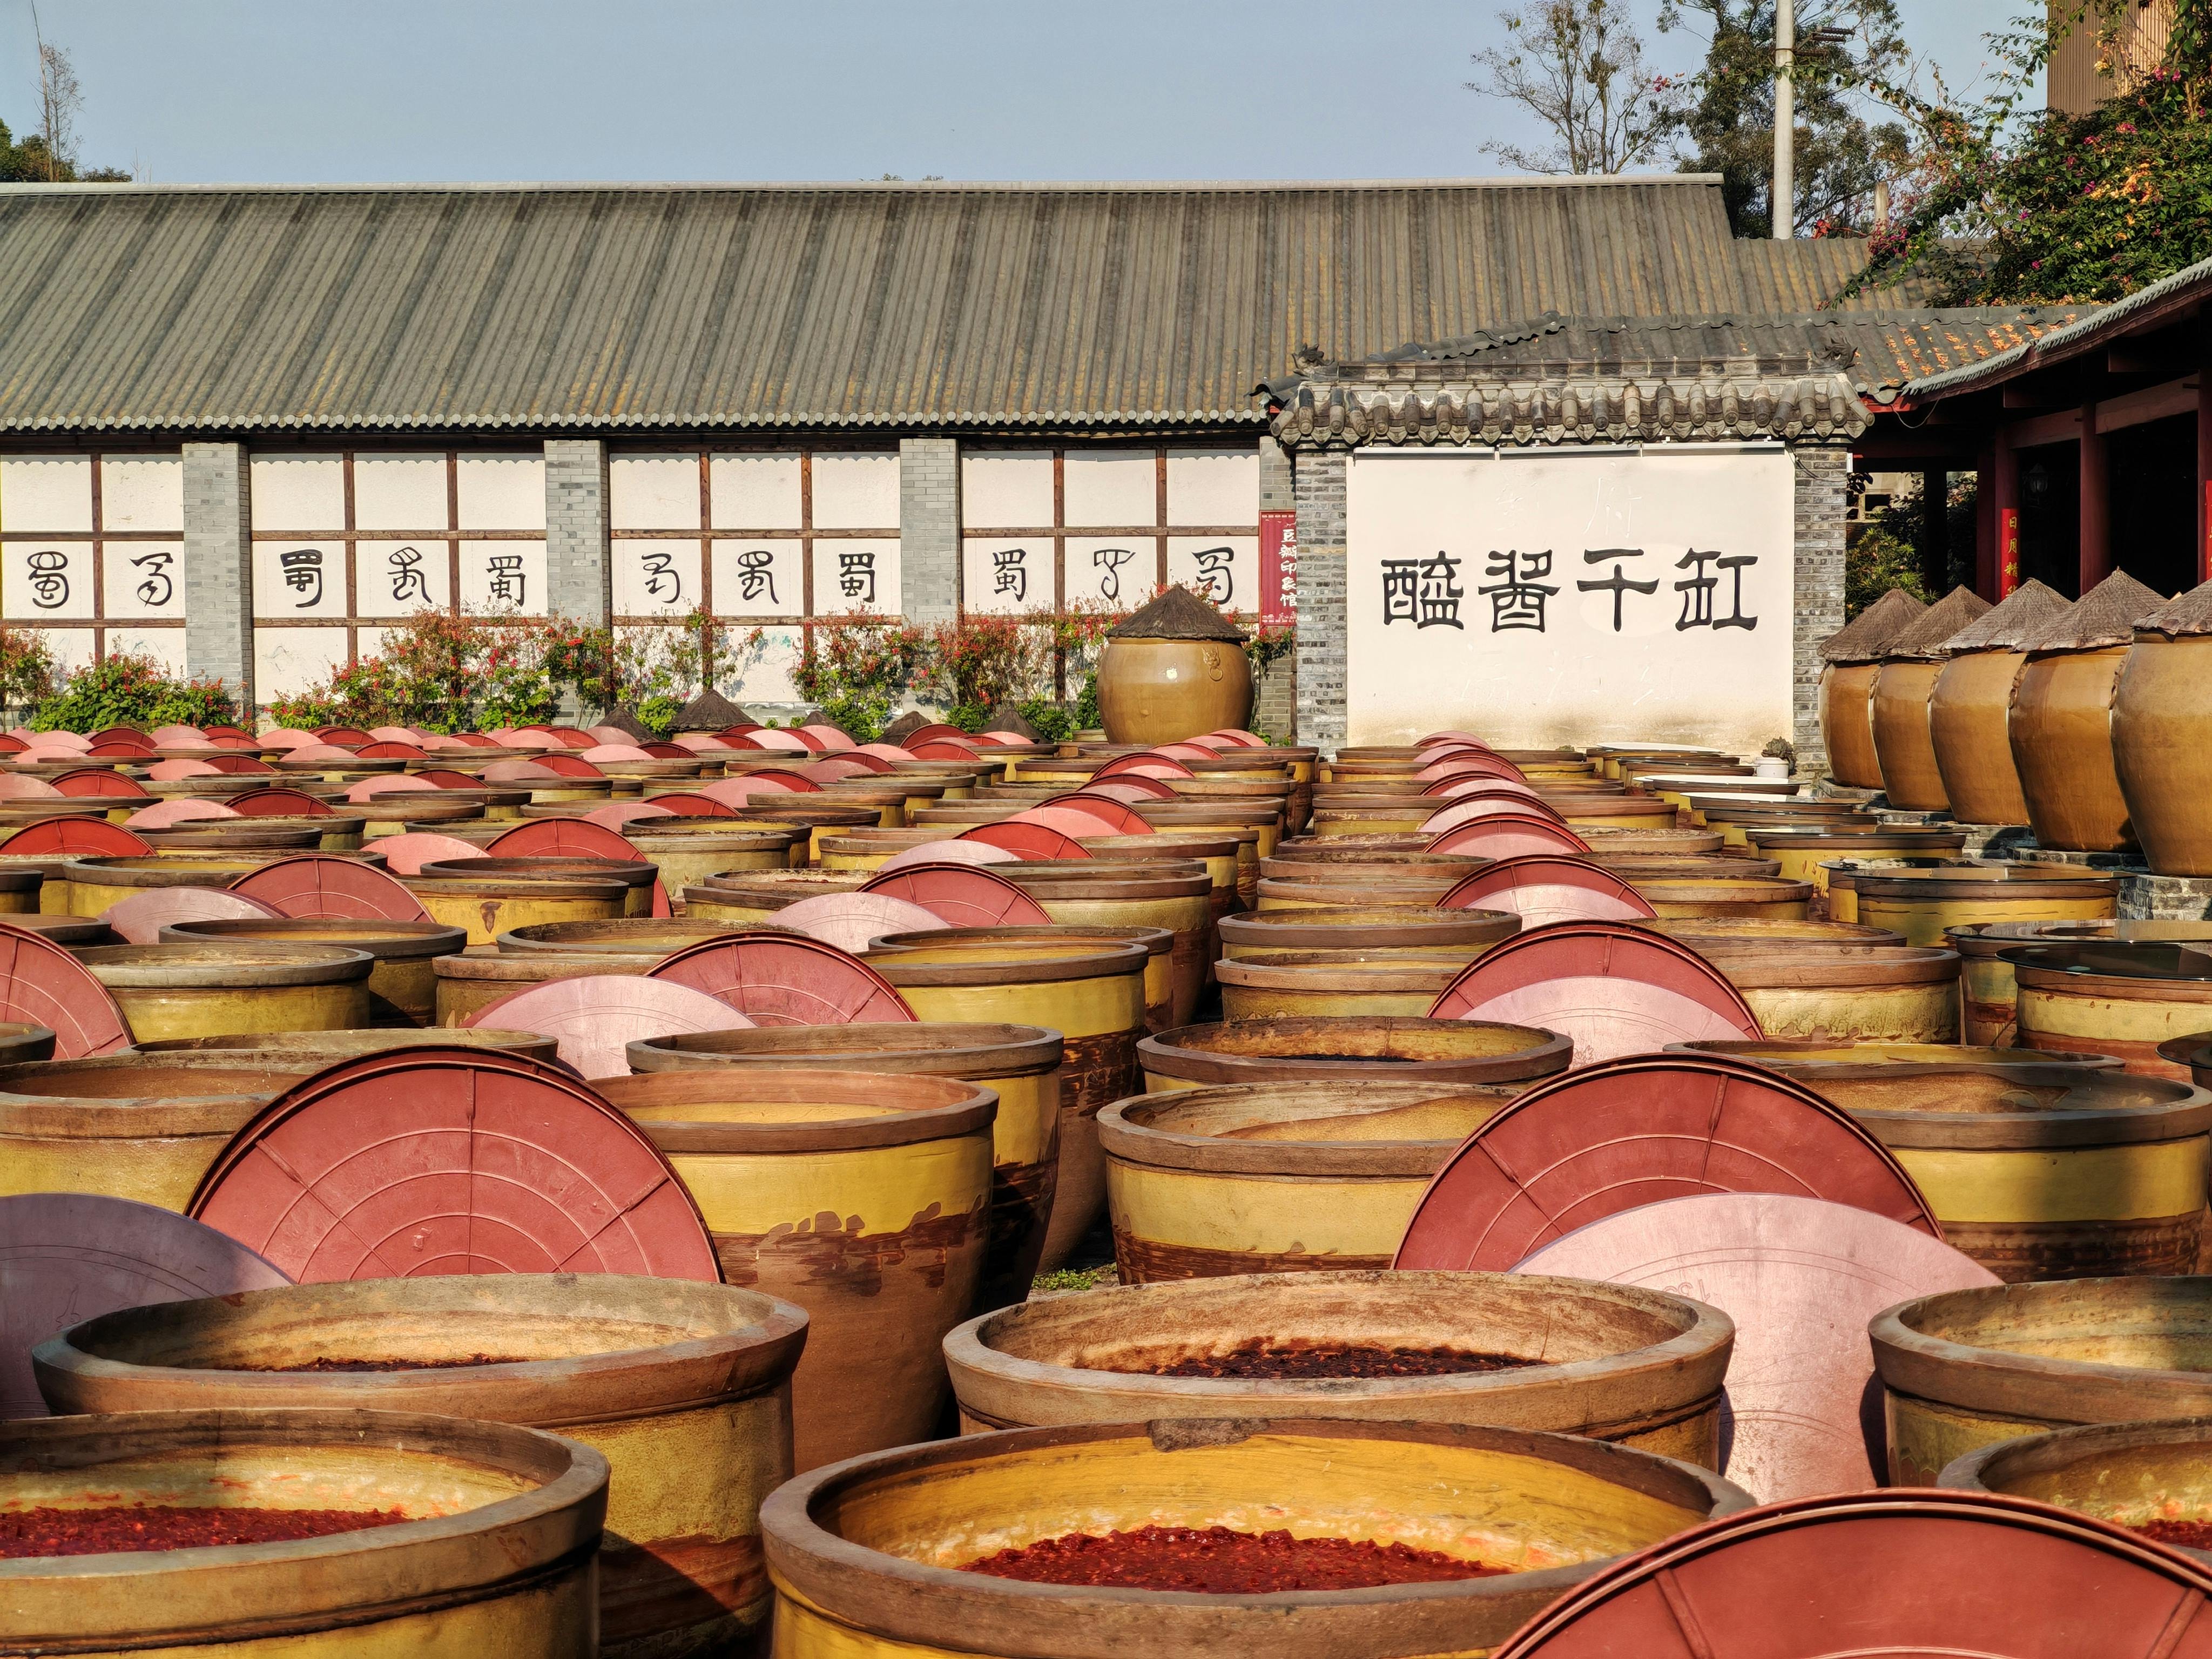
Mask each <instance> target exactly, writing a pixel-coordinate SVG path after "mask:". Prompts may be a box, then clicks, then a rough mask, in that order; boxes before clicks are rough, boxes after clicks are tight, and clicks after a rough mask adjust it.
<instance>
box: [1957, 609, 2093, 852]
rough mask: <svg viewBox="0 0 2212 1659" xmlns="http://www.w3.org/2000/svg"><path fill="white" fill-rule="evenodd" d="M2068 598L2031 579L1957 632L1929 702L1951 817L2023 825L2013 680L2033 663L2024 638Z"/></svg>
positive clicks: (2024, 799) (2023, 800) (2024, 806)
mask: <svg viewBox="0 0 2212 1659" xmlns="http://www.w3.org/2000/svg"><path fill="white" fill-rule="evenodd" d="M2067 605H2068V600H2067V599H2066V596H2065V595H2064V594H2063V593H2061V592H2058V591H2057V589H2055V588H2050V587H2045V586H2044V585H2043V584H2042V583H2041V582H2039V581H2028V582H2026V583H2024V584H2022V585H2021V586H2019V587H2017V588H2015V590H2014V591H2013V592H2011V593H2009V594H2008V595H2007V596H2006V598H2005V599H2004V600H2003V602H2002V604H2000V605H1998V606H1997V607H1996V609H1995V610H1993V611H1990V612H1988V613H1987V614H1986V615H1985V616H1984V617H1981V618H1980V619H1979V620H1978V621H1976V622H1972V623H1967V624H1966V627H1964V628H1962V629H1960V630H1959V632H1958V633H1956V634H1954V635H1952V636H1951V639H1950V641H1949V645H1948V649H1949V652H1950V656H1949V659H1948V661H1946V662H1945V663H1944V664H1943V666H1942V671H1941V672H1939V673H1938V674H1937V675H1936V688H1935V690H1934V691H1933V692H1932V693H1931V694H1930V695H1929V699H1928V735H1929V738H1930V739H1931V740H1932V741H1933V743H1934V744H1935V747H1936V769H1937V770H1938V771H1939V772H1941V773H1942V775H1943V793H1944V794H1945V795H1946V796H1948V798H1949V799H1950V802H1951V816H1952V817H1955V818H1956V819H1958V820H1959V822H1960V823H2002V824H2014V823H2021V824H2024V823H2027V797H2026V796H2024V795H2022V794H2021V792H2020V771H2019V769H2018V768H2016V767H2015V766H2014V765H2013V763H2012V744H2011V742H2010V740H2009V739H2008V738H2007V737H2006V736H2005V719H2006V716H2007V715H2008V713H2009V712H2010V710H2011V708H2012V687H2013V682H2014V681H2015V680H2016V679H2018V678H2020V671H2021V668H2022V667H2023V666H2025V665H2026V664H2027V653H2026V652H2024V651H2023V650H2021V641H2023V640H2025V639H2026V638H2027V636H2028V635H2031V634H2035V633H2039V632H2040V631H2041V630H2042V629H2045V627H2047V626H2049V624H2050V623H2051V618H2052V617H2056V616H2057V615H2058V614H2059V612H2061V611H2064V610H2065V609H2066V608H2067Z"/></svg>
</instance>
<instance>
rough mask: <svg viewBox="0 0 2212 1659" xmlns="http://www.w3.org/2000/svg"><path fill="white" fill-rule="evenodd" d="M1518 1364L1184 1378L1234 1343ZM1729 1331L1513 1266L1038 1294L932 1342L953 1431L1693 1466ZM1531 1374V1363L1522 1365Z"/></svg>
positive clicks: (1723, 1322)
mask: <svg viewBox="0 0 2212 1659" xmlns="http://www.w3.org/2000/svg"><path fill="white" fill-rule="evenodd" d="M1477 1331H1480V1333H1481V1334H1482V1335H1481V1340H1482V1342H1483V1344H1484V1349H1485V1352H1493V1353H1500V1354H1508V1355H1510V1356H1512V1357H1513V1358H1516V1359H1521V1360H1522V1361H1523V1362H1524V1363H1523V1364H1519V1365H1516V1366H1512V1367H1510V1368H1507V1369H1503V1370H1489V1371H1462V1372H1459V1373H1456V1374H1452V1375H1446V1376H1426V1377H1421V1378H1418V1379H1416V1378H1412V1377H1395V1376H1393V1377H1379V1378H1377V1377H1369V1378H1358V1377H1352V1376H1337V1377H1316V1378H1305V1377H1298V1378H1286V1377H1265V1376H1261V1377H1237V1378H1234V1379H1226V1378H1224V1379H1217V1378H1210V1377H1209V1378H1202V1379H1201V1378H1194V1377H1193V1376H1188V1375H1186V1376H1162V1375H1160V1370H1161V1368H1163V1367H1165V1366H1170V1365H1174V1364H1177V1362H1180V1361H1187V1360H1191V1359H1202V1358H1214V1357H1218V1356H1221V1355H1225V1354H1233V1353H1236V1352H1238V1351H1239V1350H1243V1349H1249V1348H1252V1347H1263V1348H1264V1347H1272V1346H1281V1347H1286V1348H1315V1347H1329V1346H1339V1345H1341V1346H1347V1347H1349V1346H1376V1347H1398V1348H1431V1347H1441V1348H1450V1347H1459V1346H1464V1345H1465V1344H1466V1342H1467V1340H1468V1336H1469V1334H1471V1333H1474V1332H1477ZM1734 1344H1735V1324H1734V1322H1732V1321H1731V1320H1730V1319H1729V1316H1727V1315H1726V1314H1724V1313H1723V1312H1722V1311H1721V1310H1719V1309H1717V1308H1714V1307H1709V1306H1707V1305H1706V1304H1703V1303H1699V1302H1692V1301H1690V1300H1688V1299H1687V1298H1686V1297H1676V1296H1668V1295H1667V1294H1666V1293H1664V1292H1663V1291H1650V1290H1644V1289H1643V1288H1641V1287H1640V1286H1635V1285H1599V1284H1591V1283H1588V1282H1585V1281H1583V1280H1580V1279H1547V1278H1546V1277H1544V1276H1543V1275H1541V1274H1536V1273H1530V1274H1520V1273H1395V1272H1391V1271H1389V1270H1387V1269H1383V1270H1376V1271H1373V1272H1367V1273H1346V1272H1331V1273H1298V1274H1297V1275H1295V1276H1292V1275H1285V1274H1279V1273H1249V1274H1240V1275H1237V1277H1235V1278H1231V1279H1175V1280H1171V1281H1169V1282H1166V1283H1162V1284H1154V1285H1115V1286H1110V1287H1105V1288H1102V1289H1098V1290H1093V1291H1078V1292H1077V1293H1076V1294H1074V1295H1073V1296H1055V1297H1042V1298H1040V1299H1039V1300H1037V1301H1035V1302H1030V1303H1027V1304H1024V1305H1023V1306H1021V1307H1018V1308H1008V1309H1006V1310H1004V1311H1003V1312H1000V1313H994V1314H987V1315H985V1316H982V1317H981V1318H980V1319H974V1320H970V1321H969V1322H968V1323H967V1324H965V1325H963V1326H961V1327H960V1328H958V1329H957V1330H955V1331H954V1332H953V1333H952V1334H951V1335H950V1336H948V1337H946V1338H945V1363H946V1364H947V1365H948V1366H949V1367H950V1368H951V1372H952V1388H953V1392H954V1393H955V1394H956V1395H958V1396H959V1400H960V1426H961V1429H962V1430H963V1432H966V1433H969V1434H975V1433H980V1432H981V1431H986V1430H989V1429H1019V1428H1032V1427H1041V1426H1044V1425H1051V1424H1057V1423H1148V1422H1152V1421H1155V1420H1157V1419H1161V1418H1173V1419H1191V1418H1223V1417H1228V1418H1237V1417H1274V1418H1286V1417H1326V1418H1334V1419H1339V1420H1342V1419H1346V1418H1351V1419H1362V1418H1364V1419H1369V1420H1370V1421H1371V1420H1377V1419H1379V1420H1381V1421H1384V1422H1394V1423H1417V1422H1427V1423H1486V1424H1489V1425H1492V1426H1493V1427H1498V1428H1513V1429H1543V1430H1549V1431H1553V1432H1554V1433H1564V1434H1579V1435H1585V1436H1588V1437H1589V1438H1591V1439H1594V1440H1610V1441H1613V1442H1615V1443H1619V1444H1621V1445H1626V1446H1634V1447H1636V1448H1638V1449H1639V1450H1643V1451H1650V1452H1657V1453H1659V1454H1660V1455H1662V1456H1664V1457H1679V1458H1681V1459H1683V1460H1684V1461H1686V1462H1692V1463H1698V1464H1701V1465H1703V1466H1704V1467H1705V1468H1711V1467H1712V1465H1713V1463H1714V1462H1715V1460H1716V1458H1717V1454H1718V1451H1719V1443H1720V1433H1719V1431H1720V1414H1721V1392H1720V1390H1721V1377H1722V1374H1723V1372H1724V1371H1725V1370H1727V1367H1728V1355H1729V1349H1730V1348H1731V1347H1732V1346H1734ZM1526 1362H1533V1363H1526Z"/></svg>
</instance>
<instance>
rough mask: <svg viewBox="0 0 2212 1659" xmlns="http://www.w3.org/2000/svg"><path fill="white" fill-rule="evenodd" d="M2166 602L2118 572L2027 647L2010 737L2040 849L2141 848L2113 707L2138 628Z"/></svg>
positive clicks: (2015, 692)
mask: <svg viewBox="0 0 2212 1659" xmlns="http://www.w3.org/2000/svg"><path fill="white" fill-rule="evenodd" d="M2161 603H2162V601H2161V599H2160V596H2159V595H2158V594H2156V593H2154V592H2152V591H2151V590H2150V589H2149V588H2148V587H2145V586H2143V585H2142V583H2141V582H2139V581H2137V580H2136V579H2135V578H2134V577H2132V576H2130V575H2129V574H2127V573H2126V572H2125V571H2124V570H2116V571H2114V572H2113V573H2112V574H2111V575H2109V576H2107V577H2106V578H2105V580H2103V581H2101V582H2099V583H2098V584H2097V586H2095V587H2093V588H2092V589H2090V591H2089V592H2088V593H2087V596H2086V597H2084V598H2083V599H2082V600H2081V603H2080V604H2078V605H2075V606H2073V607H2072V608H2071V609H2070V610H2068V611H2062V612H2060V613H2059V615H2058V616H2057V617H2056V618H2055V619H2054V620H2053V621H2052V622H2051V623H2050V624H2049V625H2048V626H2046V627H2045V629H2043V630H2042V631H2041V632H2039V633H2038V634H2035V635H2031V636H2030V637H2029V639H2028V640H2027V666H2026V667H2024V668H2022V669H2021V671H2020V678H2019V680H2018V681H2017V682H2016V683H2015V684H2014V686H2013V693H2012V712H2011V714H2010V716H2009V717H2008V720H2006V723H2005V730H2006V734H2007V736H2008V738H2010V740H2011V743H2012V758H2013V764H2014V765H2015V766H2016V767H2017V768H2019V769H2020V785H2021V794H2022V795H2023V796H2024V797H2025V798H2026V799H2027V822H2028V824H2029V826H2030V827H2031V828H2032V829H2033V830H2034V831H2035V839H2036V842H2037V843H2038V844H2039V845H2040V846H2044V847H2051V848H2064V849H2066V850H2068V851H2070V852H2077V853H2118V852H2121V851H2124V850H2125V849H2126V848H2131V847H2133V846H2134V845H2135V844H2136V836H2135V829H2134V826H2133V825H2131V824H2130V823H2129V821H2128V803H2127V799H2126V798H2125V797H2124V795H2122V794H2121V793H2120V777H2119V772H2118V769H2117V768H2116V767H2115V766H2114V764H2113V761H2112V699H2113V696H2114V694H2115V692H2116V690H2118V681H2119V677H2120V665H2121V664H2122V662H2123V661H2124V659H2125V658H2126V656H2127V653H2128V647H2129V645H2130V643H2131V642H2132V641H2133V640H2134V638H2135V624H2136V621H2137V620H2138V619H2139V618H2141V617H2147V616H2148V615H2149V614H2150V613H2151V612H2152V611H2155V610H2156V609H2157V608H2158V607H2159V605H2160V604H2161Z"/></svg>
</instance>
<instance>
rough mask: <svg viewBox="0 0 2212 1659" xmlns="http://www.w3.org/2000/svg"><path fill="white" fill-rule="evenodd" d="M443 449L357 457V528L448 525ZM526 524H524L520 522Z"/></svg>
mask: <svg viewBox="0 0 2212 1659" xmlns="http://www.w3.org/2000/svg"><path fill="white" fill-rule="evenodd" d="M450 518H451V510H450V508H449V507H448V504H447V501H446V458H445V456H444V455H443V454H440V453H428V452H425V453H415V454H404V455H400V454H364V455H356V456H355V457H354V460H353V522H354V528H356V530H401V531H422V530H446V529H449V528H451V525H450V523H449V520H450ZM515 527H516V528H520V527H521V526H515Z"/></svg>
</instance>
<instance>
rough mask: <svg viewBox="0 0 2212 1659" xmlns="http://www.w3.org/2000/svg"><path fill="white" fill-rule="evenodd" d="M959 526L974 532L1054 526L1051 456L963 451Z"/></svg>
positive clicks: (1023, 451)
mask: <svg viewBox="0 0 2212 1659" xmlns="http://www.w3.org/2000/svg"><path fill="white" fill-rule="evenodd" d="M960 521H961V523H962V524H963V526H966V527H967V528H968V529H969V530H1035V529H1037V528H1039V527H1041V526H1049V525H1050V524H1051V523H1052V452H1051V451H1050V450H1048V449H967V448H964V447H963V449H962V450H961V452H960Z"/></svg>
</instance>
